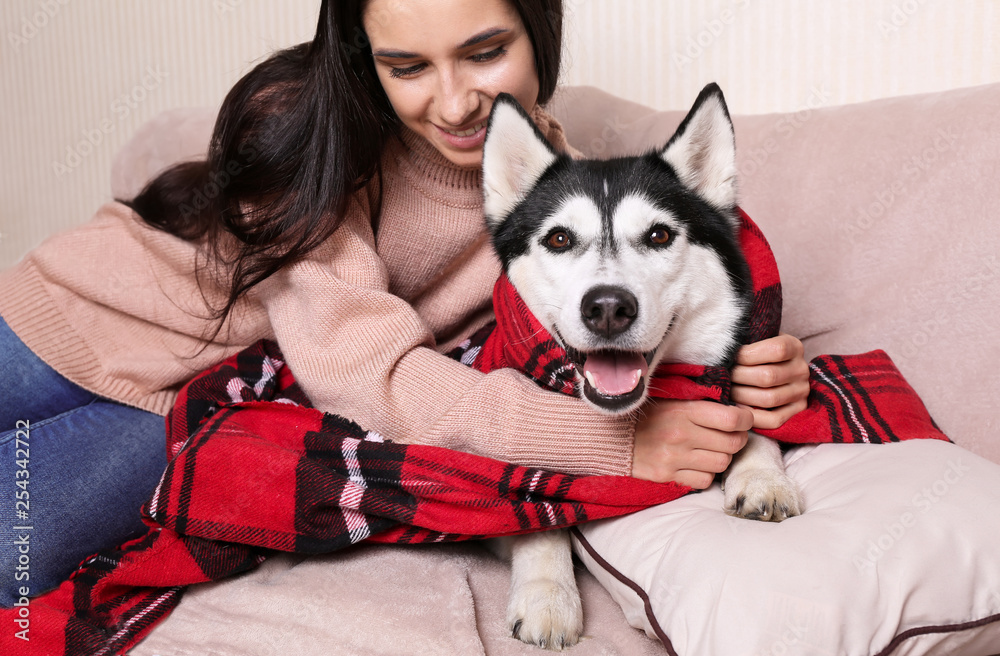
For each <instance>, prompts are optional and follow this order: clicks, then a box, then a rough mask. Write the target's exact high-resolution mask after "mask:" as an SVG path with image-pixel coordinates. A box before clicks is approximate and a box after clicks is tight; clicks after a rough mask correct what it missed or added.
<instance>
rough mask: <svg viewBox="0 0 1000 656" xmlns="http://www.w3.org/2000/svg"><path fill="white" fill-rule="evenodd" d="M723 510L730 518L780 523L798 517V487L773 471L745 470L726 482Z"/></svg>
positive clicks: (779, 473) (799, 501)
mask: <svg viewBox="0 0 1000 656" xmlns="http://www.w3.org/2000/svg"><path fill="white" fill-rule="evenodd" d="M723 489H724V491H725V505H724V507H725V510H726V513H728V514H730V515H732V516H734V517H742V518H743V519H757V520H760V521H762V522H780V521H784V520H786V519H788V518H789V517H795V516H796V515H801V514H802V500H801V495H800V493H799V488H798V487H797V486H796V485H795V482H794V481H792V479H790V478H789V477H788V475H787V474H786V473H785V472H783V471H780V470H774V469H747V470H745V471H741V472H738V473H734V474H732V475H731V476H729V477H728V478H727V479H726V482H725V486H724V488H723Z"/></svg>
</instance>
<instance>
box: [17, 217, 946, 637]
mask: <svg viewBox="0 0 1000 656" xmlns="http://www.w3.org/2000/svg"><path fill="white" fill-rule="evenodd" d="M745 221H746V223H745V229H744V246H745V247H747V248H748V253H751V254H752V257H751V264H752V267H753V269H754V281H755V290H756V293H755V310H754V318H753V326H752V328H751V331H750V338H751V339H761V338H763V337H766V336H769V335H771V334H774V333H775V332H776V331H777V327H778V321H779V318H780V302H781V301H780V286H779V283H778V280H777V270H776V268H775V267H774V262H773V258H771V256H770V250H769V249H767V246H766V242H764V241H763V237H762V236H761V235H760V233H759V232H758V231H757V230H756V228H755V227H753V225H752V224H751V223H749V220H748V219H745ZM755 249H756V250H755ZM511 292H512V290H510V287H509V284H506V283H505V280H501V281H499V282H498V285H497V292H496V295H495V300H496V312H497V320H498V327H497V328H496V329H494V330H492V331H481V333H480V334H479V335H477V336H476V337H475V338H474V339H473V340H470V342H468V343H467V344H465V345H464V346H463V348H461V349H459V350H458V351H457V352H455V353H454V354H453V355H454V356H455V357H457V358H461V359H462V360H463V361H465V362H466V363H468V364H472V365H473V366H476V367H478V368H482V369H485V370H488V369H490V368H495V367H497V366H517V367H518V368H520V369H522V370H523V371H525V372H526V373H527V374H528V375H530V376H531V377H532V378H534V379H535V380H536V381H538V382H539V383H540V384H542V385H545V386H547V387H550V388H552V389H556V390H559V391H562V392H572V391H573V385H574V380H573V376H572V369H571V368H570V369H567V365H568V360H567V359H566V357H565V353H563V352H562V351H561V349H559V348H558V347H557V346H556V345H555V344H554V342H552V341H551V339H549V338H548V337H547V336H546V335H544V334H539V333H536V328H537V326H535V325H534V324H533V323H532V322H534V321H535V320H534V317H532V316H531V315H530V313H527V310H526V308H524V306H523V303H521V302H520V299H518V298H517V297H516V294H512V293H511ZM525 331H526V332H525ZM526 334H531V335H537V336H538V338H537V339H534V340H533V341H531V342H530V343H529V342H526V341H522V340H521V339H520V337H519V336H523V335H526ZM812 367H813V373H814V375H813V380H812V395H811V397H810V405H809V409H808V410H806V411H804V412H803V413H800V415H799V416H798V417H796V418H795V419H794V420H792V421H789V422H788V423H786V425H785V427H782V429H780V430H779V431H771V433H772V434H773V436H774V437H776V438H779V439H783V440H786V441H790V442H817V441H844V442H851V441H854V442H856V441H866V442H889V441H898V440H902V439H912V438H925V437H930V438H937V439H947V438H945V437H944V436H943V435H942V434H941V433H940V432H938V431H937V429H936V428H935V427H934V424H933V422H932V421H931V419H930V417H929V416H928V414H927V411H926V410H925V408H924V406H923V404H922V403H921V402H920V400H919V398H918V397H917V396H916V394H915V393H914V392H913V390H912V389H911V388H910V387H909V385H907V383H906V382H905V381H904V380H903V378H902V376H901V375H900V374H899V372H898V371H897V370H896V368H895V367H894V366H893V365H892V363H891V362H890V361H889V359H888V357H887V356H885V354H884V353H882V352H874V353H870V354H866V355H862V356H851V357H836V356H825V357H823V358H818V359H817V360H816V361H814V362H813V364H812ZM657 379H658V382H657V384H656V385H655V386H653V387H652V388H651V391H652V393H654V394H656V395H659V396H672V397H685V398H702V397H703V398H713V399H717V400H722V401H725V400H726V398H727V394H728V388H729V383H728V376H727V374H726V372H725V371H720V370H715V369H708V368H704V367H694V366H672V367H670V368H669V369H664V370H662V371H659V370H658V371H657ZM786 427H787V428H786ZM167 434H168V444H167V448H168V454H169V456H170V464H169V465H168V467H167V469H166V471H165V472H164V474H163V477H162V479H161V481H160V483H159V485H158V486H157V487H156V490H155V491H154V494H153V496H152V498H151V499H150V500H149V501H148V502H147V503H146V504H145V505H144V506H143V509H142V510H143V514H144V517H145V519H146V522H147V524H149V526H150V530H149V532H148V533H147V534H146V535H145V536H144V537H142V538H141V539H138V540H135V541H133V542H131V543H128V544H125V545H122V546H121V547H119V548H117V549H114V550H112V551H108V552H103V553H101V554H98V555H96V556H93V557H92V558H90V559H89V560H87V561H86V562H85V563H83V564H82V565H81V567H80V568H79V569H78V570H77V571H76V572H75V573H74V575H73V577H72V578H71V579H70V580H69V581H67V582H65V583H64V584H63V585H62V586H60V587H59V588H58V589H57V590H55V591H53V592H51V593H48V594H46V595H43V596H41V597H39V598H37V599H33V600H31V601H30V602H28V603H27V604H26V605H22V606H20V607H18V608H15V609H13V610H9V611H3V612H0V617H2V620H3V624H4V625H5V626H7V627H8V630H6V631H3V632H0V653H4V654H73V655H77V654H79V655H81V656H82V655H87V656H93V655H98V654H120V653H124V652H125V651H127V650H128V649H129V648H130V647H131V646H133V645H134V644H135V643H137V642H138V641H139V640H140V639H141V638H142V637H143V636H144V635H145V634H146V633H147V632H148V631H149V630H150V629H151V628H152V627H153V626H154V625H155V624H156V622H158V621H159V620H160V619H162V618H163V617H165V616H166V615H167V614H168V613H169V612H170V610H171V609H172V608H174V607H175V606H176V604H177V603H178V601H179V600H180V597H181V594H182V592H183V590H184V588H185V587H186V586H188V585H191V584H194V583H200V582H206V581H213V580H218V579H221V578H224V577H227V576H231V575H233V574H236V573H239V572H242V571H245V570H247V569H250V568H252V567H255V566H256V565H258V564H259V563H260V562H262V561H263V560H264V559H265V558H266V557H267V555H268V554H269V553H271V552H273V551H274V550H280V551H296V552H302V553H324V552H329V551H333V550H336V549H339V548H342V547H345V546H347V545H351V544H355V543H357V542H360V541H365V540H367V541H373V542H395V543H418V542H443V541H454V540H468V539H474V538H481V537H487V536H498V535H509V534H516V533H522V532H527V531H532V530H540V529H546V528H552V527H559V526H570V525H573V524H577V523H580V522H584V521H588V520H592V519H598V518H604V517H612V516H618V515H622V514H626V513H630V512H634V511H636V510H639V509H642V508H645V507H648V506H651V505H655V504H659V503H664V502H666V501H669V500H672V499H675V498H677V497H679V496H681V495H683V494H685V493H686V492H688V491H689V490H688V489H687V488H684V487H682V486H679V485H675V484H655V483H650V482H647V481H641V480H638V479H633V478H629V477H614V476H583V477H581V476H571V475H566V474H560V473H556V472H551V471H544V470H541V469H534V468H527V467H518V466H514V465H511V464H509V463H504V462H498V461H495V460H490V459H488V458H483V457H479V456H474V455H470V454H466V453H461V452H457V451H451V450H448V449H441V448H436V447H428V446H407V445H400V444H393V443H390V442H386V441H384V440H383V439H382V438H381V437H380V436H379V435H377V434H376V433H373V432H369V431H365V430H363V429H362V428H361V427H359V426H358V425H356V424H354V423H353V422H351V421H349V420H347V419H344V418H340V417H334V416H331V415H325V414H323V413H321V412H319V411H318V410H315V409H313V408H311V407H310V405H309V402H308V399H307V398H306V397H305V395H304V394H303V393H302V391H301V389H300V388H299V387H298V385H297V384H296V383H295V380H294V378H293V376H292V374H291V372H290V371H289V369H288V367H286V366H285V365H284V362H283V359H282V355H281V353H280V352H279V350H278V349H277V346H276V345H274V344H272V343H268V342H262V343H260V344H257V345H255V346H254V347H252V348H250V349H248V350H246V351H244V352H242V353H239V354H237V355H236V356H233V357H232V358H230V359H229V360H227V361H225V362H223V363H222V364H220V365H218V366H216V367H214V368H213V369H211V370H209V371H207V372H205V373H203V374H201V375H200V376H198V377H197V378H196V379H194V380H193V381H192V382H191V383H189V384H188V385H187V386H186V387H185V388H184V389H183V390H182V391H181V394H180V396H179V398H178V401H177V404H176V406H175V407H174V409H173V410H172V411H171V413H170V414H169V415H168V417H167ZM12 627H13V630H12Z"/></svg>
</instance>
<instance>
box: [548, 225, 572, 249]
mask: <svg viewBox="0 0 1000 656" xmlns="http://www.w3.org/2000/svg"><path fill="white" fill-rule="evenodd" d="M570 243H571V241H570V238H569V233H568V232H566V231H565V230H556V231H554V232H552V233H551V234H550V235H549V236H548V237H546V238H545V245H546V246H548V247H549V248H551V249H552V250H554V251H561V250H564V249H566V248H569V246H570Z"/></svg>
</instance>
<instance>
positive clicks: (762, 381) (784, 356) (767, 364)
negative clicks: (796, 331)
mask: <svg viewBox="0 0 1000 656" xmlns="http://www.w3.org/2000/svg"><path fill="white" fill-rule="evenodd" d="M802 353H803V350H802V342H800V341H799V340H798V339H796V338H795V337H792V336H791V335H786V334H785V333H781V334H780V335H778V336H777V337H772V338H770V339H764V340H761V341H759V342H755V343H753V344H747V345H746V346H744V347H743V348H741V349H740V350H739V352H738V353H737V354H736V366H735V367H733V390H732V400H733V402H734V403H739V404H741V405H745V406H749V408H750V410H751V411H752V412H753V427H754V428H761V429H770V428H778V427H779V426H781V425H782V424H784V423H785V422H786V421H787V420H788V418H789V417H791V416H792V415H794V414H795V413H797V412H799V411H801V410H804V409H805V407H806V399H807V398H808V397H809V365H808V364H807V363H806V361H805V358H803V357H802Z"/></svg>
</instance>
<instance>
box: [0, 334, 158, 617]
mask: <svg viewBox="0 0 1000 656" xmlns="http://www.w3.org/2000/svg"><path fill="white" fill-rule="evenodd" d="M165 451H166V435H165V423H164V419H163V417H160V416H159V415H156V414H153V413H151V412H146V411H144V410H138V409H136V408H132V407H129V406H126V405H122V404H120V403H116V402H114V401H110V400H108V399H104V398H101V397H99V396H96V395H94V394H92V393H90V392H88V391H87V390H85V389H83V388H82V387H79V386H78V385H75V384H74V383H71V382H70V381H69V380H67V379H66V378H64V377H63V376H62V375H60V374H59V373H58V372H56V371H55V370H54V369H52V368H51V367H49V366H48V365H47V364H45V363H44V362H42V360H41V359H39V358H38V356H36V355H35V354H34V353H32V352H31V350H29V349H28V347H27V346H25V345H24V343H23V342H22V341H21V340H20V339H19V338H18V337H17V335H15V334H14V332H13V331H12V330H11V329H10V328H9V327H8V326H7V323H6V322H5V321H4V320H3V319H2V318H0V606H2V607H5V608H9V607H11V606H13V605H14V603H16V602H18V601H19V600H20V599H21V597H22V596H28V597H30V596H35V595H38V594H41V593H43V592H46V591H47V590H49V589H51V588H54V587H56V586H58V585H59V584H60V583H61V582H62V581H64V580H65V579H66V577H67V576H68V575H69V574H70V573H71V572H72V571H73V570H74V569H76V567H77V565H79V564H80V562H81V561H82V560H84V559H85V558H87V557H88V556H91V555H93V554H94V553H96V552H98V551H101V550H103V549H106V548H110V547H114V546H117V545H118V544H120V543H121V542H123V541H125V540H128V539H131V538H133V537H138V536H139V535H142V534H143V533H144V532H145V530H146V528H145V525H144V524H143V523H142V521H141V519H140V517H139V506H140V505H142V503H143V502H145V501H146V500H147V499H148V498H149V497H150V495H151V494H152V491H153V488H154V487H155V486H156V484H157V482H158V481H159V478H160V474H161V473H162V472H163V469H164V467H165V466H166V464H167V459H166V453H165ZM25 593H27V594H25Z"/></svg>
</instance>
